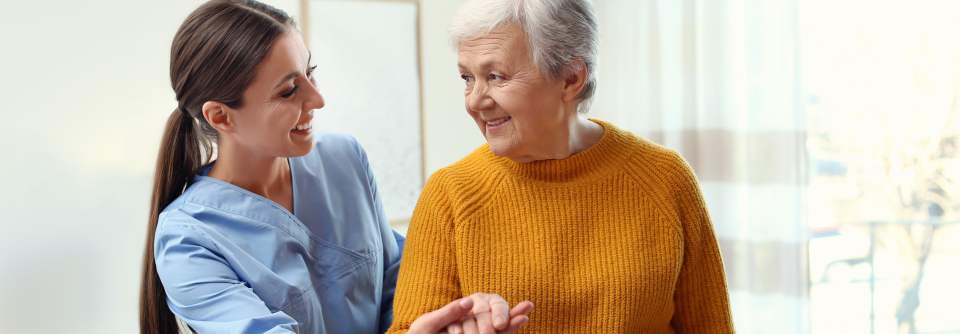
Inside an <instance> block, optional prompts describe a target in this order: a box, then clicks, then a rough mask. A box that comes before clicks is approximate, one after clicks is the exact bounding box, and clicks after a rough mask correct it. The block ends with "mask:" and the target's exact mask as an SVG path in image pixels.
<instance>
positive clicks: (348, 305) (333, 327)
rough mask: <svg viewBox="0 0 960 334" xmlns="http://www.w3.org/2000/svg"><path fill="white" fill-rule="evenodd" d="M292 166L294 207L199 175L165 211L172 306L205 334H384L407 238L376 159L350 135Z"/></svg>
mask: <svg viewBox="0 0 960 334" xmlns="http://www.w3.org/2000/svg"><path fill="white" fill-rule="evenodd" d="M316 138H317V146H316V148H314V149H313V151H311V152H310V154H307V155H306V156H303V157H298V158H290V159H288V161H289V164H290V172H291V174H292V179H293V211H294V212H292V213H291V212H289V211H287V210H286V209H284V208H283V207H282V206H280V205H278V204H276V203H274V202H272V201H270V200H268V199H266V198H264V197H261V196H259V195H256V194H254V193H251V192H249V191H247V190H244V189H242V188H240V187H237V186H234V185H232V184H229V183H226V182H223V181H220V180H217V179H214V178H210V177H207V176H204V175H206V173H207V172H208V171H209V168H208V169H207V170H205V171H204V172H203V173H202V175H199V176H197V177H196V178H195V179H194V180H195V182H194V183H193V184H192V185H190V187H188V188H187V189H186V191H184V193H183V194H182V195H180V197H178V198H177V199H176V200H175V201H173V203H171V204H170V205H169V206H167V207H166V209H164V210H163V212H162V213H160V220H159V224H158V226H157V233H156V238H155V241H154V256H155V258H156V263H157V271H158V272H159V274H160V279H161V281H162V282H163V287H164V289H165V290H166V293H167V305H169V306H170V309H171V310H172V311H173V313H174V314H176V315H177V316H178V317H180V319H182V320H183V321H185V322H186V323H187V324H188V325H190V327H191V328H193V329H194V330H195V331H197V332H198V333H291V332H293V333H383V332H385V331H386V330H387V328H388V327H390V324H391V323H392V321H393V294H394V289H395V287H396V280H397V272H398V271H399V268H400V254H401V252H402V249H403V240H404V239H403V237H401V236H400V235H398V234H396V233H395V232H393V230H392V229H391V228H390V226H389V224H388V223H387V218H386V215H384V212H383V206H382V204H381V202H380V195H379V194H378V193H377V184H376V182H375V180H374V177H373V173H372V172H371V170H370V166H369V164H368V163H367V155H366V153H365V152H364V150H363V148H362V147H360V145H359V144H358V143H357V141H356V140H355V139H354V138H353V137H351V136H349V135H345V134H338V133H324V132H317V133H316Z"/></svg>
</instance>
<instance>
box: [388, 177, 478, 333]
mask: <svg viewBox="0 0 960 334" xmlns="http://www.w3.org/2000/svg"><path fill="white" fill-rule="evenodd" d="M449 185H450V182H449V181H448V179H447V178H446V177H445V175H444V171H443V170H440V171H438V172H437V173H435V174H434V175H433V176H432V177H430V179H429V180H428V181H427V184H426V185H425V186H424V188H423V191H422V192H421V194H420V199H419V200H418V201H417V206H416V208H415V209H414V211H413V217H412V218H411V220H410V229H409V230H408V231H407V240H406V245H405V249H404V254H403V265H402V266H401V267H400V275H399V278H398V280H397V291H396V295H395V297H394V302H393V314H394V321H393V326H392V327H390V330H388V331H387V333H388V334H394V333H406V332H407V331H408V330H409V329H410V324H411V323H413V321H414V320H416V319H417V318H418V317H420V316H421V315H423V314H424V313H428V312H432V311H434V310H436V309H439V308H441V307H443V306H444V305H446V304H448V303H450V302H452V301H454V300H456V299H457V298H460V297H461V291H460V283H459V278H458V274H457V262H456V252H455V249H456V248H455V247H456V244H455V243H456V242H455V238H454V222H453V216H454V215H453V206H452V205H451V203H452V201H451V200H450V198H449V196H448V193H447V191H446V187H448V186H449Z"/></svg>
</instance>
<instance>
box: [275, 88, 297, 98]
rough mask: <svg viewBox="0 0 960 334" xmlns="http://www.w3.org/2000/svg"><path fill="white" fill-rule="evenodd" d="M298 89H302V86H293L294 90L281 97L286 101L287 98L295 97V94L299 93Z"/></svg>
mask: <svg viewBox="0 0 960 334" xmlns="http://www.w3.org/2000/svg"><path fill="white" fill-rule="evenodd" d="M297 88H300V86H293V89H291V90H290V91H289V92H286V93H283V94H280V97H282V98H285V99H286V98H289V97H291V96H293V94H294V93H296V92H297Z"/></svg>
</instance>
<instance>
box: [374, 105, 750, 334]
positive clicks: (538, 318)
mask: <svg viewBox="0 0 960 334" xmlns="http://www.w3.org/2000/svg"><path fill="white" fill-rule="evenodd" d="M593 121H594V122H597V123H599V124H600V125H602V126H603V127H604V128H605V131H604V135H603V137H602V138H601V139H600V141H599V142H597V144H595V145H594V146H593V147H591V148H589V149H587V150H586V151H583V152H581V153H579V154H577V155H574V156H572V157H569V158H567V159H563V160H548V161H537V162H532V163H516V162H513V161H511V160H509V159H506V158H501V157H497V156H495V155H493V153H491V151H490V148H489V146H487V145H483V146H481V147H480V148H478V149H477V150H476V151H474V152H473V153H471V154H470V155H468V156H467V157H466V158H464V159H463V160H460V161H459V162H457V163H455V164H453V165H450V166H448V167H446V168H443V169H441V170H439V171H437V172H436V173H434V174H433V176H431V177H430V179H429V181H428V182H427V184H426V186H425V187H424V189H423V193H422V194H421V195H420V200H419V202H418V203H417V207H416V210H415V211H414V214H413V219H412V220H411V223H410V230H409V232H408V235H407V241H406V247H405V250H404V253H403V260H402V262H401V263H402V264H401V266H400V276H399V281H398V283H397V290H396V297H395V300H394V304H393V305H394V306H393V307H394V323H393V327H391V328H390V330H389V331H388V332H387V333H406V331H407V329H408V328H409V327H410V324H411V323H412V322H413V321H414V320H415V319H416V318H417V317H419V316H420V315H422V314H424V313H427V312H430V311H433V310H435V309H438V308H440V307H442V306H444V305H446V304H447V303H449V302H451V301H453V300H455V299H457V298H460V297H465V296H469V295H471V294H473V293H475V292H483V293H495V294H499V295H501V296H503V298H504V299H506V300H507V301H508V302H509V303H510V304H511V306H512V305H515V304H516V303H519V302H521V301H524V300H530V301H532V302H533V304H534V305H535V309H534V310H533V312H531V313H530V322H529V323H528V324H527V325H526V326H525V327H524V328H522V329H521V330H520V331H519V333H674V332H678V333H732V332H733V331H734V330H733V320H732V317H731V314H730V302H729V296H728V294H727V284H726V280H725V278H724V273H723V263H722V262H721V259H720V250H719V247H718V246H717V240H716V236H715V234H714V231H713V225H712V223H711V222H710V216H709V215H708V214H707V207H706V205H705V204H704V200H703V196H702V195H701V193H700V188H699V186H698V184H697V178H696V176H694V174H693V171H692V170H691V169H690V166H689V165H687V163H686V162H685V161H684V160H683V158H681V157H680V155H679V154H677V153H676V152H674V151H672V150H669V149H667V148H664V147H662V146H660V145H657V144H655V143H653V142H650V141H648V140H646V139H643V138H640V137H638V136H636V135H634V134H632V133H630V132H628V131H625V130H622V129H620V128H617V127H616V126H614V125H612V124H610V123H606V122H603V121H599V120H593Z"/></svg>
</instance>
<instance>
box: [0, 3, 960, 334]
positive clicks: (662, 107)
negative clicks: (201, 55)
mask: <svg viewBox="0 0 960 334" xmlns="http://www.w3.org/2000/svg"><path fill="white" fill-rule="evenodd" d="M2 1H3V3H2V7H0V8H2V10H0V101H3V106H2V108H0V112H2V116H3V117H2V120H0V228H2V230H0V332H2V333H25V332H29V333H135V332H137V298H138V288H139V286H138V285H139V270H140V265H141V263H140V261H141V260H140V259H141V256H142V252H143V244H144V236H145V235H146V223H147V210H148V200H149V196H150V187H151V181H152V180H151V179H152V176H153V168H154V164H155V159H156V156H157V152H158V148H159V144H160V143H159V140H160V136H161V132H162V130H163V129H162V127H163V125H164V123H165V120H166V118H167V117H168V116H169V115H170V113H171V112H172V111H173V110H174V109H175V108H176V104H177V103H176V101H175V100H174V96H173V91H172V89H171V88H170V81H169V72H168V66H169V54H170V44H171V42H172V40H173V36H174V34H175V32H176V30H177V28H178V27H179V25H180V24H181V23H182V21H183V20H184V18H186V16H187V15H188V14H189V13H190V12H191V11H192V10H193V9H195V8H196V7H197V6H199V5H200V4H202V3H203V1H201V0H164V1H156V0H150V1H147V0H89V1H62V0H51V1H12V0H2ZM264 2H266V3H269V4H272V5H274V6H276V7H279V8H281V9H283V10H285V11H286V12H288V13H290V14H291V15H293V16H294V17H295V18H297V20H298V22H300V23H301V25H302V26H301V29H302V30H304V31H305V32H307V34H306V35H307V39H308V44H310V45H309V47H310V48H311V50H313V52H314V53H315V54H327V55H329V57H332V58H319V59H318V62H320V63H319V64H318V65H320V67H321V69H322V68H326V71H324V70H321V71H319V76H320V81H321V83H320V90H321V92H322V93H324V94H325V98H326V99H327V100H328V108H325V109H324V110H321V111H320V112H319V113H318V116H317V117H318V121H315V124H318V125H320V127H321V128H322V129H324V130H331V131H343V132H347V133H351V134H353V135H355V136H356V137H357V138H358V140H359V141H360V142H361V143H362V144H363V145H364V146H365V147H366V148H367V151H368V153H370V155H371V164H372V165H373V167H374V170H375V173H376V174H377V177H378V182H380V183H382V184H388V185H390V186H389V187H395V189H394V188H391V189H394V190H396V191H395V192H392V193H391V195H389V198H388V196H386V195H385V197H384V202H385V206H387V208H388V215H389V216H390V217H391V222H392V224H394V227H395V228H396V229H397V230H398V231H400V232H405V230H406V225H405V224H406V223H407V221H408V219H409V215H410V212H411V210H412V203H415V200H416V197H417V196H418V193H419V187H422V183H423V181H424V180H426V179H427V178H428V177H429V175H430V174H432V173H433V172H434V171H436V170H437V169H439V168H442V167H444V166H446V165H449V164H451V163H453V162H455V161H456V160H458V159H460V158H462V157H463V156H465V155H467V154H468V153H469V152H471V151H472V150H473V149H475V148H476V147H477V146H479V145H481V144H482V143H484V139H483V137H482V136H481V135H480V133H479V131H478V130H477V129H476V125H475V124H474V123H473V122H472V120H471V119H470V118H469V117H468V116H467V115H466V113H465V112H464V111H463V100H462V99H463V97H462V87H463V86H462V85H463V83H462V82H461V80H460V78H459V76H458V73H457V71H456V54H455V53H454V52H453V51H452V50H451V49H450V47H449V45H448V44H447V40H446V27H447V25H448V23H449V21H450V19H451V18H452V16H453V14H454V12H455V11H456V8H457V6H458V5H459V1H454V0H419V1H416V0H410V1H387V0H384V1H367V0H268V1H264ZM595 5H596V10H597V15H598V18H599V23H600V27H601V34H602V46H601V54H600V57H601V58H600V59H601V60H600V67H599V86H598V87H599V88H598V93H597V97H596V101H595V102H594V104H593V107H592V109H591V111H590V114H589V116H590V117H596V118H600V119H605V120H609V121H612V122H614V123H615V124H618V125H619V126H621V127H624V128H626V129H629V130H631V131H633V132H635V133H637V134H639V135H642V136H644V137H646V138H649V139H651V140H654V141H656V142H658V143H661V144H663V145H666V146H668V147H670V148H673V149H675V150H677V151H679V152H680V153H681V154H682V155H683V156H684V158H686V159H687V160H688V161H689V162H690V164H691V166H693V167H694V169H695V170H696V172H697V175H698V177H699V179H700V182H701V186H702V189H703V192H704V196H705V198H706V199H707V202H708V206H709V208H710V213H711V217H712V219H713V222H714V225H715V229H716V230H717V236H718V238H719V240H720V245H721V251H722V253H723V257H724V264H725V267H726V271H727V277H728V282H729V285H730V295H731V300H732V303H733V311H734V319H735V322H736V326H737V329H738V332H741V333H960V316H958V314H960V306H958V305H957V304H956V303H955V301H956V300H960V289H958V288H957V287H956V283H955V281H956V277H958V275H960V224H958V223H960V217H958V212H960V211H958V210H960V185H958V182H960V151H958V145H960V34H958V33H957V32H958V31H960V1H955V0H940V1H936V0H911V1H906V0H881V1H876V0H874V1H866V0H832V1H826V0H803V1H800V0H681V1H676V0H669V1H668V0H659V1H657V0H619V1H618V0H595ZM351 25H352V26H351ZM390 34H395V35H397V36H399V37H397V38H390V39H387V40H385V39H384V38H383V36H387V35H390ZM390 36H393V35H390ZM350 41H356V43H351V42H350ZM338 43H339V44H338ZM387 43H393V44H387ZM361 46H364V47H361ZM396 50H399V51H397V52H392V51H396ZM401 51H402V52H401ZM344 54H350V55H358V56H350V57H347V56H341V57H339V58H337V57H336V55H344ZM381 62H384V63H390V64H393V65H391V66H392V67H388V69H387V70H389V71H388V72H387V73H392V74H386V76H390V77H391V78H392V77H397V78H401V79H402V80H400V79H397V80H399V81H391V82H389V83H388V84H386V85H387V86H390V85H393V87H396V88H395V89H391V88H390V87H384V84H382V83H381V85H380V86H377V87H371V86H369V85H370V83H369V81H363V80H376V79H377V78H379V77H380V76H382V75H384V71H387V70H384V69H383V66H380V65H377V64H379V63H381ZM378 66H379V67H378ZM338 68H347V69H350V70H349V71H347V70H344V71H343V72H345V73H354V74H357V77H360V78H359V79H356V81H342V80H341V81H337V77H338V76H339V74H337V73H338V72H336V71H337V69H338ZM325 75H326V76H325ZM368 77H369V78H368ZM365 78H366V79H365ZM371 78H372V79H371ZM391 80H392V79H391ZM337 82H343V84H344V85H347V86H346V87H357V88H356V89H353V88H351V89H347V88H343V87H337V86H336V85H335V84H336V83H337ZM351 85H352V86H351ZM385 96H387V97H390V98H386V99H385V98H384V97H385ZM391 99H392V100H391ZM331 101H342V103H331ZM371 101H373V102H371ZM377 101H388V102H389V101H392V102H390V103H391V104H388V105H381V104H377ZM394 106H400V107H397V108H398V109H402V110H404V112H405V114H404V115H407V116H409V117H408V118H403V119H397V120H393V119H384V118H379V117H374V116H370V115H389V114H390V113H389V112H387V111H389V108H393V107H394ZM401 107H402V108H401ZM398 122H410V123H402V124H401V123H398ZM401 127H402V128H403V129H404V131H406V132H404V131H399V130H398V131H393V130H395V129H397V128H401ZM370 129H383V131H380V130H376V131H373V130H370ZM383 133H388V134H389V135H383ZM391 139H394V140H391ZM397 142H402V145H403V146H402V147H403V150H398V149H397V148H395V147H393V146H390V145H395V144H396V143H397ZM407 149H409V150H407ZM398 152H399V153H398Z"/></svg>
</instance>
